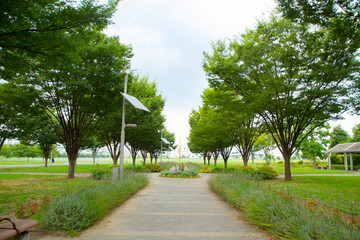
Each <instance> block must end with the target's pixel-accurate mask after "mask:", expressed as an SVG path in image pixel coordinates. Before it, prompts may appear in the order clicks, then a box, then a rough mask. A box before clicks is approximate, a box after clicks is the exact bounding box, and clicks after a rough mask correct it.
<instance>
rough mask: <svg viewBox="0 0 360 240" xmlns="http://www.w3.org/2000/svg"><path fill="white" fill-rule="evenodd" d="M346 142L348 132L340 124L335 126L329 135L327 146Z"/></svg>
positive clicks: (348, 137)
mask: <svg viewBox="0 0 360 240" xmlns="http://www.w3.org/2000/svg"><path fill="white" fill-rule="evenodd" d="M348 142H350V135H349V133H348V132H347V131H346V130H345V129H343V128H342V127H341V126H340V125H337V126H335V127H334V128H333V130H332V132H331V135H330V146H329V148H333V147H335V146H336V145H338V144H340V143H348Z"/></svg>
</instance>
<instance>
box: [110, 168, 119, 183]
mask: <svg viewBox="0 0 360 240" xmlns="http://www.w3.org/2000/svg"><path fill="white" fill-rule="evenodd" d="M111 179H112V181H113V182H116V181H119V179H120V168H119V167H113V168H112V173H111Z"/></svg>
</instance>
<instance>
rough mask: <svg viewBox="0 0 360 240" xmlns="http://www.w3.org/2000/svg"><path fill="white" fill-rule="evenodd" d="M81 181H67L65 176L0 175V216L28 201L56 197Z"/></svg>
mask: <svg viewBox="0 0 360 240" xmlns="http://www.w3.org/2000/svg"><path fill="white" fill-rule="evenodd" d="M81 181H82V179H81V178H76V179H71V180H68V179H67V178H66V177H65V176H52V175H50V176H47V175H27V174H0V189H1V190H0V214H2V213H8V212H9V211H13V210H14V209H15V208H16V207H17V206H18V205H19V204H24V203H26V202H27V200H28V199H32V200H38V199H40V198H41V197H43V196H50V197H54V196H58V195H59V194H61V192H62V191H63V190H64V188H69V187H70V186H72V185H74V184H76V183H79V182H81Z"/></svg>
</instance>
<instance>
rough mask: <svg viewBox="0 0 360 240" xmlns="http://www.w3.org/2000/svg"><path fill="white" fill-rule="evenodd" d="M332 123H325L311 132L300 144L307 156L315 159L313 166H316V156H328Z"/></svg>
mask: <svg viewBox="0 0 360 240" xmlns="http://www.w3.org/2000/svg"><path fill="white" fill-rule="evenodd" d="M329 129H330V125H329V124H324V125H323V126H320V127H318V128H316V129H314V131H313V132H311V133H310V134H309V135H308V137H307V138H305V139H304V141H303V142H302V143H301V145H300V150H301V151H302V154H303V156H304V157H306V158H312V159H313V167H314V168H316V157H319V158H320V159H324V158H326V150H327V147H326V146H327V145H328V144H329V142H330V139H329V137H330V132H329Z"/></svg>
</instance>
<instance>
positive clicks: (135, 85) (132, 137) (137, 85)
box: [125, 76, 165, 167]
mask: <svg viewBox="0 0 360 240" xmlns="http://www.w3.org/2000/svg"><path fill="white" fill-rule="evenodd" d="M129 94H130V95H132V96H134V97H136V98H137V99H138V100H139V101H140V102H141V103H143V104H144V105H145V106H146V107H147V108H148V109H149V110H150V112H145V111H142V110H138V109H134V108H132V109H131V111H129V112H127V113H126V121H125V122H128V123H133V124H136V125H137V127H136V128H129V129H127V130H126V134H125V140H126V142H127V145H126V146H127V148H128V149H129V151H130V154H131V156H132V159H133V166H134V167H135V161H136V156H137V154H138V153H139V151H140V150H146V151H148V152H149V151H150V148H151V147H153V146H154V145H153V142H156V141H157V142H159V141H160V136H159V130H161V129H163V128H164V122H165V118H164V116H163V115H162V111H163V109H164V106H165V100H164V99H163V97H162V95H161V94H159V93H158V90H157V84H156V83H155V82H150V81H149V79H148V78H147V77H139V76H137V77H135V79H134V81H133V82H132V83H131V86H130V88H129ZM140 136H141V137H140ZM160 144H161V143H160V142H159V144H158V145H160Z"/></svg>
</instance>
